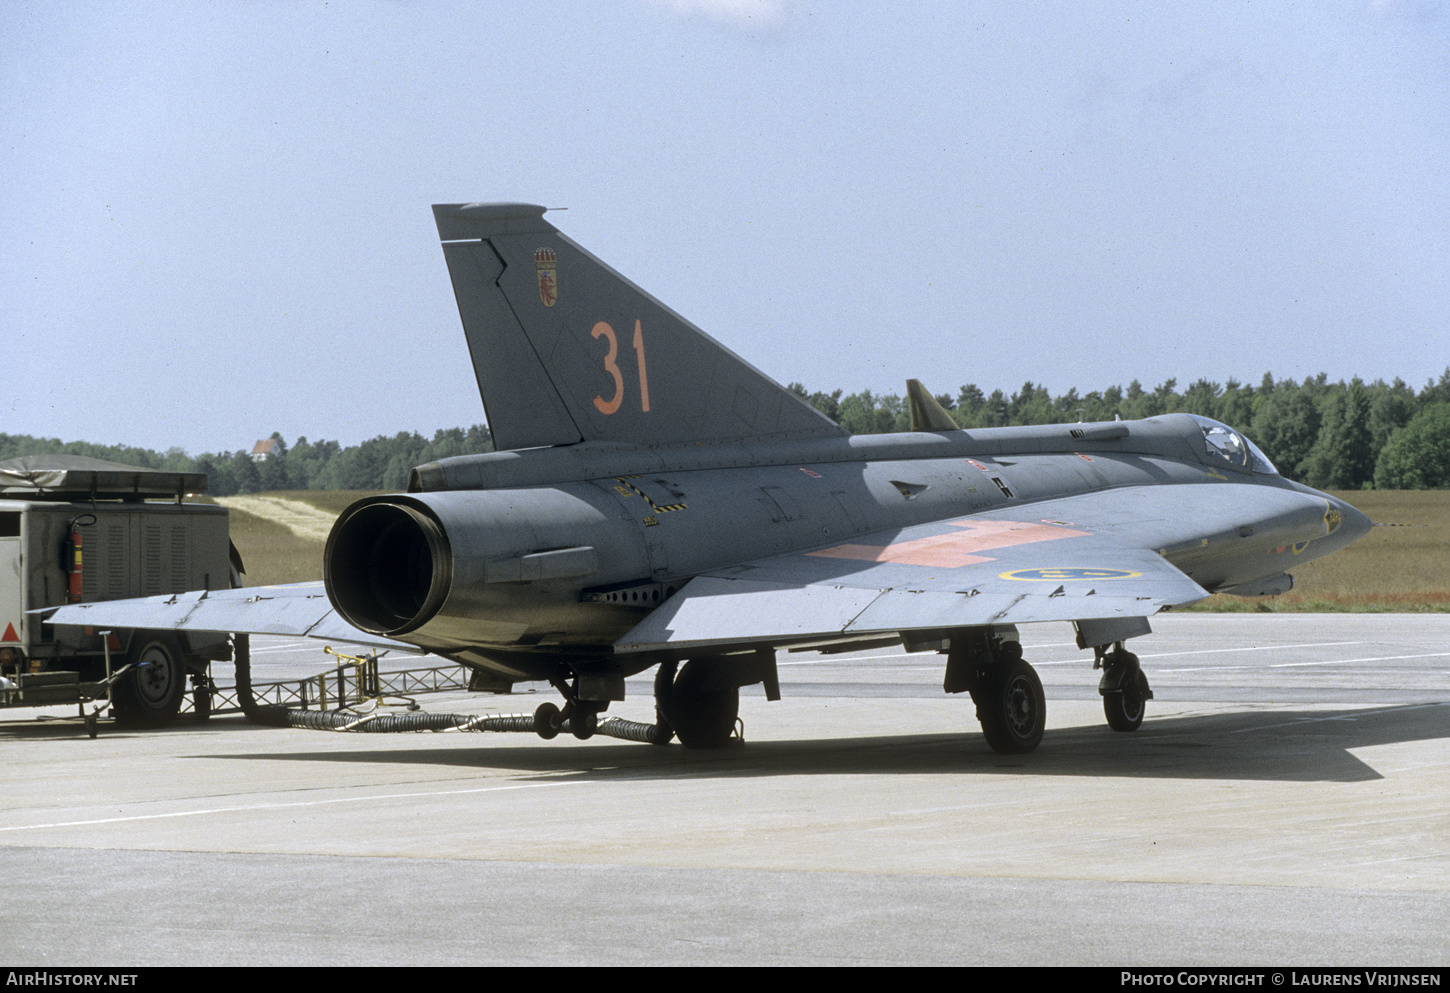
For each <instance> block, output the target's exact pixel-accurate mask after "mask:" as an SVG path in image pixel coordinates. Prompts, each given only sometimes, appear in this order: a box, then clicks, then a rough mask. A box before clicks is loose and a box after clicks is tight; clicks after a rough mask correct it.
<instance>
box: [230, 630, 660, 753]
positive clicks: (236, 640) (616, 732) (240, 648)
mask: <svg viewBox="0 0 1450 993" xmlns="http://www.w3.org/2000/svg"><path fill="white" fill-rule="evenodd" d="M232 655H233V658H235V660H236V666H237V700H238V701H239V702H240V703H241V705H242V713H243V714H245V715H246V716H247V720H249V721H251V722H252V723H253V724H265V725H267V726H268V727H281V728H286V727H292V728H308V729H311V730H315V731H364V732H372V733H375V734H383V733H392V732H401V731H522V732H530V733H533V732H535V731H536V724H535V720H534V715H533V714H509V715H498V716H484V715H481V714H356V713H352V712H350V711H342V710H295V709H293V708H291V707H278V706H272V705H268V706H259V705H258V703H257V698H256V696H255V695H254V694H253V693H252V648H251V638H250V637H249V636H248V635H245V634H238V635H234V636H233V639H232ZM570 730H571V728H570V725H569V722H568V721H567V720H566V721H564V723H563V724H562V725H560V726H559V727H558V728H557V729H555V733H557V732H558V731H570ZM594 733H595V734H602V735H607V736H609V737H611V738H623V739H624V740H626V741H643V742H649V743H652V744H653V743H659V744H663V743H665V742H667V741H669V739H670V736H671V735H672V734H673V732H671V731H670V730H669V729H668V728H667V727H664V726H661V725H658V724H641V723H640V722H638V721H626V720H624V719H622V718H619V717H606V718H605V719H604V720H602V721H600V722H599V724H598V726H597V727H596V728H595V729H594ZM552 736H553V735H550V737H552Z"/></svg>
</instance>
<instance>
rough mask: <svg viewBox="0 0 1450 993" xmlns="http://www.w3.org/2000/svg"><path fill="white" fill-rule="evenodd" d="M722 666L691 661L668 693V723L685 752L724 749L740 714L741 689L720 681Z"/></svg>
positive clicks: (712, 661) (704, 660) (718, 663)
mask: <svg viewBox="0 0 1450 993" xmlns="http://www.w3.org/2000/svg"><path fill="white" fill-rule="evenodd" d="M721 665H722V663H720V662H718V661H716V660H714V659H691V660H690V661H689V662H686V663H685V667H684V668H683V669H681V670H680V675H679V677H678V678H677V679H676V680H675V685H674V688H673V690H672V691H671V693H670V715H669V716H670V723H671V724H672V725H673V726H674V729H675V735H676V736H677V737H678V738H679V739H680V744H682V745H684V746H685V747H686V748H723V747H725V746H726V745H727V744H729V743H730V735H731V733H732V732H734V730H735V719H736V717H737V716H739V714H740V687H738V686H734V685H732V684H730V683H727V682H726V681H725V680H724V679H723V678H721V677H722V676H723V675H724V673H723V672H721V671H720V668H721Z"/></svg>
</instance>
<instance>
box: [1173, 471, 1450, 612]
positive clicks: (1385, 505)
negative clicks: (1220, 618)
mask: <svg viewBox="0 0 1450 993" xmlns="http://www.w3.org/2000/svg"><path fill="white" fill-rule="evenodd" d="M1333 492H1334V496H1337V497H1339V498H1340V499H1341V500H1344V501H1345V502H1346V503H1350V504H1352V505H1354V506H1355V507H1358V508H1359V509H1360V510H1362V511H1364V513H1365V514H1367V515H1369V519H1370V520H1372V521H1374V523H1375V527H1374V529H1373V530H1372V531H1370V533H1369V534H1367V535H1365V536H1364V537H1363V538H1361V539H1360V540H1359V541H1357V542H1355V543H1354V544H1353V545H1350V546H1349V547H1348V548H1346V549H1345V550H1344V551H1342V552H1336V553H1335V554H1333V555H1328V556H1325V557H1324V558H1322V559H1317V560H1315V561H1313V562H1306V563H1304V564H1303V565H1300V566H1298V567H1291V569H1290V573H1291V574H1292V575H1293V577H1294V589H1293V590H1292V591H1291V592H1289V593H1285V594H1284V595H1283V596H1276V597H1256V598H1253V599H1244V598H1241V597H1231V596H1214V597H1211V598H1210V599H1208V600H1206V601H1204V602H1203V603H1202V604H1200V605H1197V606H1194V607H1190V608H1188V609H1189V610H1231V611H1243V610H1249V611H1309V612H1318V613H1323V612H1332V611H1406V612H1423V611H1450V490H1343V491H1333Z"/></svg>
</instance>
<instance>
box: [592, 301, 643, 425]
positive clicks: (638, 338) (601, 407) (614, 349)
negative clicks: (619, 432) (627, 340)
mask: <svg viewBox="0 0 1450 993" xmlns="http://www.w3.org/2000/svg"><path fill="white" fill-rule="evenodd" d="M590 333H591V334H592V335H593V336H594V337H596V338H607V339H609V354H607V355H605V356H604V371H605V372H607V373H609V375H610V376H611V377H613V379H614V396H612V397H610V398H609V399H608V400H606V399H604V398H603V397H601V396H596V397H595V398H594V406H595V408H596V409H597V410H598V411H599V412H600V413H601V414H604V415H606V416H608V415H609V414H612V413H614V412H615V411H616V410H618V409H619V405H620V403H622V402H623V401H624V374H623V373H621V372H620V371H619V366H618V365H616V364H615V359H616V358H618V357H619V340H618V339H617V338H615V336H614V328H612V327H610V326H609V324H608V322H606V321H600V322H599V323H598V324H596V325H594V330H593V331H592V332H590ZM634 354H635V359H636V360H637V362H638V365H639V409H640V410H642V411H643V412H645V413H649V377H648V375H647V374H646V373H645V366H644V329H643V328H641V327H640V323H639V321H635V322H634Z"/></svg>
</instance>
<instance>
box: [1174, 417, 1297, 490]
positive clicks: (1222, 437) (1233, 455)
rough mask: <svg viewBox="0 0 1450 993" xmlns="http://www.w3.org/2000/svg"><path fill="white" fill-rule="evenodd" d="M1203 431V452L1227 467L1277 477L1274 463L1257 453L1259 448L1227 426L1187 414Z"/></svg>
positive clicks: (1210, 419) (1277, 471) (1262, 454)
mask: <svg viewBox="0 0 1450 993" xmlns="http://www.w3.org/2000/svg"><path fill="white" fill-rule="evenodd" d="M1188 416H1189V417H1191V418H1193V419H1194V421H1196V422H1197V423H1198V426H1199V427H1200V428H1201V429H1202V430H1203V447H1204V450H1205V452H1206V453H1207V454H1208V455H1210V456H1214V457H1217V458H1221V459H1223V460H1224V461H1225V462H1227V463H1228V464H1229V465H1231V466H1234V467H1236V468H1239V469H1252V470H1253V471H1254V472H1261V473H1264V474H1265V475H1273V476H1277V475H1278V474H1279V470H1278V469H1275V468H1274V463H1272V462H1270V461H1269V457H1268V456H1267V455H1265V454H1264V453H1263V452H1261V451H1259V446H1258V445H1255V444H1254V443H1253V442H1252V441H1249V439H1247V438H1245V437H1244V436H1243V435H1241V434H1239V433H1238V432H1237V431H1235V430H1234V429H1233V428H1231V427H1229V426H1228V425H1227V424H1222V423H1220V422H1219V421H1215V420H1213V419H1212V418H1209V417H1199V416H1198V415H1197V414H1189V415H1188Z"/></svg>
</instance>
